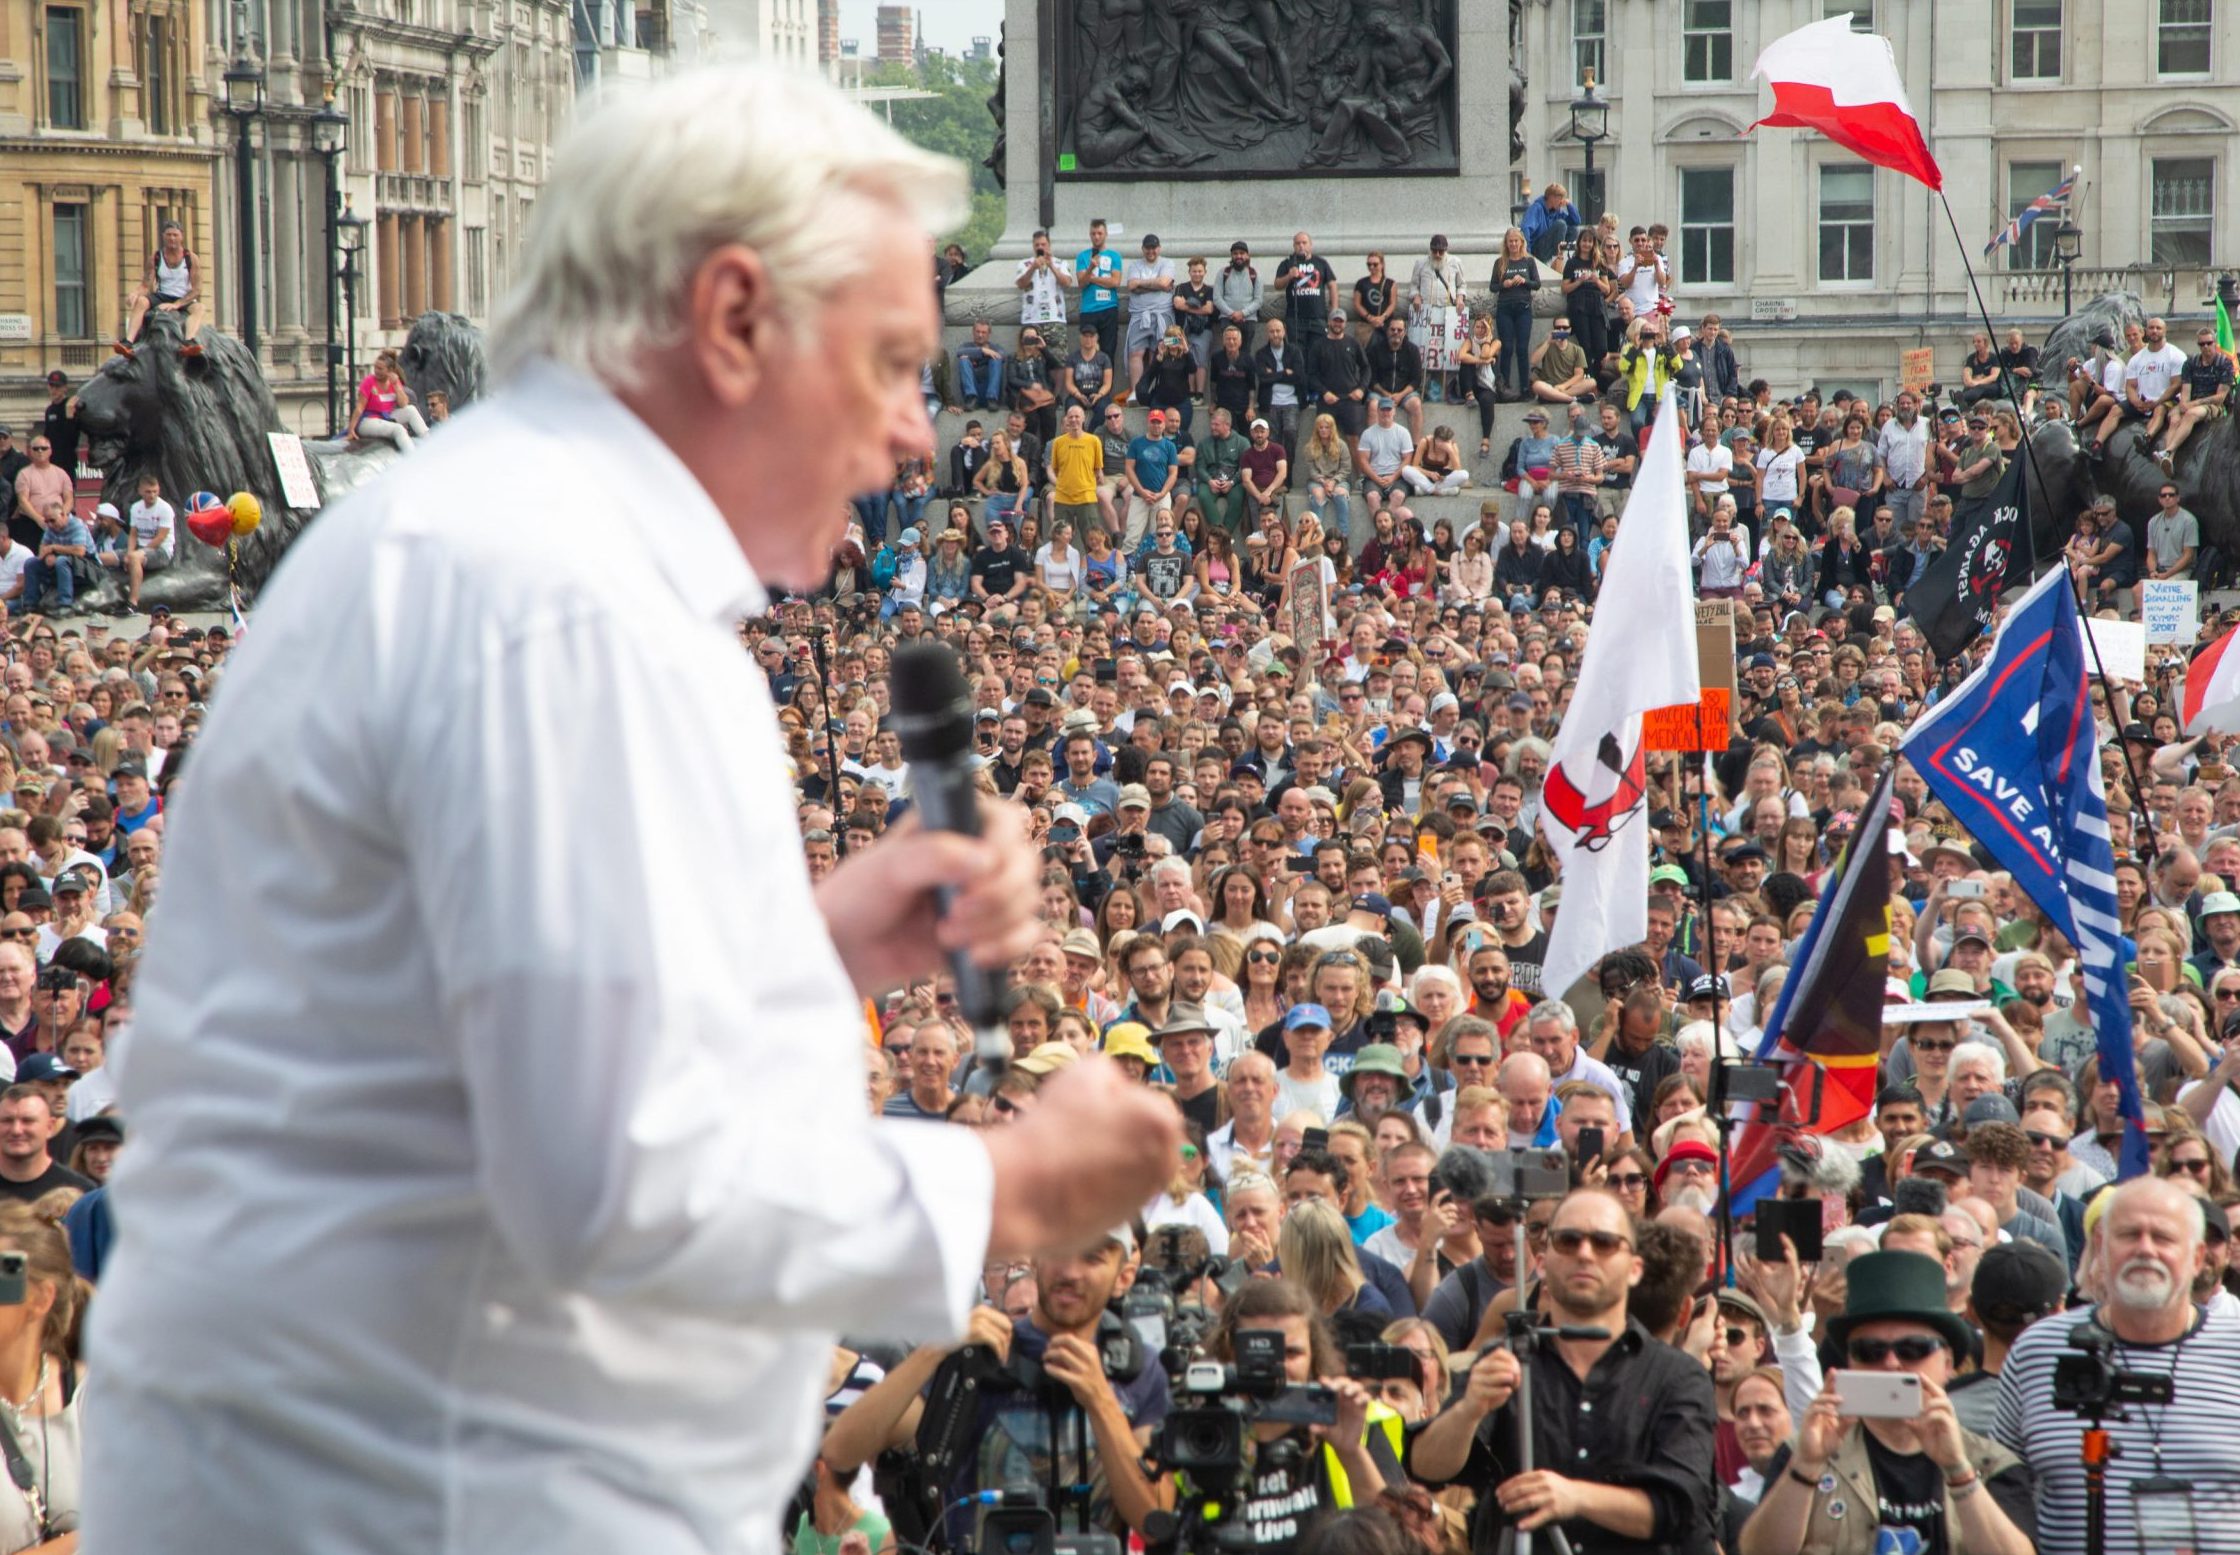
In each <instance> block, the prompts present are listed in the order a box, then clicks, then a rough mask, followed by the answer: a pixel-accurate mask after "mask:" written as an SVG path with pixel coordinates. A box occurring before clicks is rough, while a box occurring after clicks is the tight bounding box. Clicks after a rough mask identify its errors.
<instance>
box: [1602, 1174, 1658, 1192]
mask: <svg viewBox="0 0 2240 1555" xmlns="http://www.w3.org/2000/svg"><path fill="white" fill-rule="evenodd" d="M1648 1180H1649V1177H1648V1174H1647V1173H1646V1172H1612V1173H1611V1174H1610V1177H1609V1182H1610V1186H1611V1187H1613V1188H1615V1189H1617V1190H1618V1191H1619V1192H1620V1193H1631V1192H1632V1191H1633V1190H1634V1189H1636V1188H1638V1187H1640V1186H1642V1185H1643V1184H1644V1183H1646V1182H1647V1181H1648Z"/></svg>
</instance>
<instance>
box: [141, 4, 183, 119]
mask: <svg viewBox="0 0 2240 1555" xmlns="http://www.w3.org/2000/svg"><path fill="white" fill-rule="evenodd" d="M171 81H172V71H171V18H170V17H168V16H160V15H157V14H155V13H153V12H151V13H150V14H148V15H146V16H143V17H141V18H140V103H141V113H142V115H143V116H144V117H145V119H146V121H147V125H148V133H149V134H151V135H169V134H170V133H171V132H172V131H173V129H174V128H176V126H175V125H174V123H173V115H172V112H171Z"/></svg>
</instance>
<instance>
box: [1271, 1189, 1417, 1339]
mask: <svg viewBox="0 0 2240 1555" xmlns="http://www.w3.org/2000/svg"><path fill="white" fill-rule="evenodd" d="M1276 1261H1277V1262H1278V1263H1279V1264H1281V1265H1282V1267H1283V1277H1284V1278H1285V1279H1287V1280H1290V1281H1291V1282H1292V1283H1294V1284H1296V1285H1298V1286H1300V1287H1301V1288H1302V1289H1304V1290H1305V1291H1306V1292H1307V1293H1308V1294H1309V1295H1310V1296H1312V1297H1313V1298H1314V1304H1315V1310H1316V1311H1318V1312H1319V1313H1321V1315H1322V1316H1323V1317H1325V1318H1328V1317H1331V1316H1333V1315H1334V1314H1336V1313H1339V1312H1368V1313H1373V1314H1375V1315H1376V1316H1378V1317H1390V1316H1392V1315H1393V1313H1392V1307H1391V1305H1390V1304H1389V1303H1387V1302H1386V1301H1385V1299H1384V1296H1383V1295H1382V1293H1380V1292H1379V1291H1378V1290H1377V1288H1376V1287H1375V1286H1373V1285H1371V1284H1370V1283H1369V1280H1368V1276H1366V1275H1364V1274H1363V1273H1362V1272H1361V1260H1360V1259H1359V1258H1358V1257H1356V1256H1355V1255H1354V1251H1353V1236H1352V1234H1351V1233H1350V1232H1348V1231H1347V1230H1346V1223H1345V1218H1344V1217H1343V1216H1342V1215H1340V1214H1339V1213H1338V1212H1337V1210H1336V1209H1334V1208H1332V1207H1331V1206H1330V1205H1328V1204H1326V1203H1324V1202H1323V1201H1322V1200H1320V1199H1308V1200H1306V1201H1304V1202H1302V1203H1300V1204H1298V1205H1297V1206H1295V1207H1294V1208H1293V1209H1292V1211H1291V1212H1290V1213H1289V1214H1288V1215H1285V1216H1284V1217H1283V1225H1282V1228H1281V1229H1280V1230H1278V1231H1277V1232H1276Z"/></svg>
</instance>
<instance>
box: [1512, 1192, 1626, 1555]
mask: <svg viewBox="0 0 2240 1555" xmlns="http://www.w3.org/2000/svg"><path fill="white" fill-rule="evenodd" d="M1510 1202H1511V1207H1512V1208H1513V1209H1514V1210H1515V1212H1516V1217H1517V1223H1516V1224H1517V1229H1516V1237H1517V1304H1516V1307H1515V1308H1514V1309H1513V1310H1511V1311H1510V1312H1509V1313H1507V1314H1506V1323H1507V1327H1508V1335H1507V1343H1508V1346H1509V1352H1510V1354H1512V1355H1514V1356H1516V1358H1517V1391H1516V1393H1515V1394H1514V1396H1512V1397H1511V1398H1510V1400H1509V1408H1510V1409H1511V1410H1512V1411H1513V1412H1514V1413H1515V1415H1516V1421H1517V1455H1516V1456H1517V1461H1516V1472H1517V1473H1519V1474H1529V1473H1531V1472H1532V1470H1533V1466H1534V1465H1533V1461H1532V1459H1533V1452H1532V1421H1533V1413H1532V1363H1533V1361H1534V1360H1535V1359H1536V1358H1537V1357H1538V1355H1539V1353H1540V1348H1541V1346H1542V1345H1544V1344H1546V1343H1547V1342H1548V1341H1549V1340H1551V1339H1607V1338H1609V1337H1610V1330H1608V1329H1607V1328H1594V1327H1590V1326H1588V1325H1585V1324H1580V1323H1542V1322H1540V1321H1539V1317H1538V1314H1537V1313H1534V1312H1533V1311H1531V1310H1530V1309H1529V1308H1527V1307H1526V1306H1525V1304H1524V1277H1525V1270H1526V1269H1528V1268H1529V1267H1531V1266H1530V1265H1529V1264H1528V1263H1527V1262H1526V1261H1525V1260H1526V1256H1527V1254H1526V1245H1527V1244H1526V1237H1525V1203H1526V1201H1525V1200H1524V1199H1522V1198H1519V1199H1515V1200H1512V1201H1510ZM1542 1531H1544V1532H1545V1533H1546V1535H1547V1539H1548V1544H1547V1548H1548V1550H1549V1551H1550V1552H1552V1555H1571V1541H1570V1540H1569V1539H1567V1538H1565V1537H1564V1534H1563V1530H1562V1529H1561V1528H1560V1527H1558V1526H1557V1525H1555V1524H1554V1523H1550V1524H1549V1525H1548V1526H1547V1528H1546V1529H1545V1530H1542ZM1534 1534H1535V1530H1533V1529H1529V1528H1520V1527H1518V1526H1517V1525H1516V1524H1515V1523H1514V1522H1511V1523H1508V1524H1506V1525H1505V1526H1504V1527H1503V1528H1502V1530H1501V1537H1500V1540H1499V1541H1498V1543H1497V1544H1496V1545H1495V1555H1533V1548H1534V1547H1533V1538H1534Z"/></svg>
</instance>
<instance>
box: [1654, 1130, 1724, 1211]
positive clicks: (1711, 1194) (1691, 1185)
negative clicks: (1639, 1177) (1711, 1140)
mask: <svg viewBox="0 0 2240 1555" xmlns="http://www.w3.org/2000/svg"><path fill="white" fill-rule="evenodd" d="M1655 1181H1656V1185H1657V1202H1658V1203H1660V1204H1679V1205H1684V1206H1685V1207H1687V1208H1689V1209H1692V1210H1698V1211H1701V1212H1702V1213H1703V1214H1706V1215H1708V1214H1710V1213H1711V1211H1712V1209H1713V1208H1714V1207H1716V1206H1717V1204H1718V1202H1719V1152H1718V1151H1716V1150H1714V1149H1712V1148H1711V1147H1710V1146H1709V1145H1707V1144H1705V1143H1704V1142H1703V1141H1702V1140H1700V1139H1681V1140H1676V1141H1674V1143H1673V1146H1672V1148H1671V1149H1670V1150H1667V1151H1666V1152H1665V1154H1664V1159H1663V1160H1661V1161H1659V1162H1658V1163H1657V1172H1656V1178H1655Z"/></svg>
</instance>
